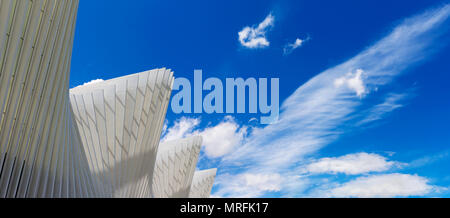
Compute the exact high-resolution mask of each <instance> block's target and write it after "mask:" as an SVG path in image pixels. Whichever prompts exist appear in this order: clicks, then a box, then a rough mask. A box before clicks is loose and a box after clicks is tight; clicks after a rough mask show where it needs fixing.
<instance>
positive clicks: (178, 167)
mask: <svg viewBox="0 0 450 218" xmlns="http://www.w3.org/2000/svg"><path fill="white" fill-rule="evenodd" d="M201 144H202V137H199V136H196V137H192V138H188V139H183V140H177V141H171V142H165V143H162V144H161V145H160V147H159V150H158V156H157V159H156V165H155V172H154V173H153V178H152V197H156V198H187V197H188V195H189V189H190V187H191V183H192V178H193V177H194V172H195V166H196V164H197V160H198V154H199V153H200V147H201Z"/></svg>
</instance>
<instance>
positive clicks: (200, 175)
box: [189, 169, 217, 198]
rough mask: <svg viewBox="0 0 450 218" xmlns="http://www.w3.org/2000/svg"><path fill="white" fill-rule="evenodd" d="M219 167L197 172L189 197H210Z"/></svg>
mask: <svg viewBox="0 0 450 218" xmlns="http://www.w3.org/2000/svg"><path fill="white" fill-rule="evenodd" d="M216 173H217V169H210V170H203V171H198V172H195V174H194V178H193V179H192V185H191V190H190V192H189V198H209V197H210V196H209V195H210V193H211V189H212V187H213V184H214V178H215V177H216Z"/></svg>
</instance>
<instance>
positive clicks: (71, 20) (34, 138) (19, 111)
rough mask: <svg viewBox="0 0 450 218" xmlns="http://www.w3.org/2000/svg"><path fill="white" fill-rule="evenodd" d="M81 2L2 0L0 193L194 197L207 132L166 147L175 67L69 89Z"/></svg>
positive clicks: (72, 196) (47, 196)
mask: <svg viewBox="0 0 450 218" xmlns="http://www.w3.org/2000/svg"><path fill="white" fill-rule="evenodd" d="M77 8H78V0H0V113H1V117H0V197H8V198H14V197H20V198H24V197H30V198H36V197H46V198H59V197H64V198H67V197H70V198H74V197H135V198H136V197H188V193H189V191H190V187H191V181H192V178H193V174H194V170H195V165H196V163H197V158H198V153H199V152H200V145H201V138H200V137H194V138H192V139H187V140H181V141H178V142H173V143H171V144H169V145H167V146H165V145H162V147H161V150H160V151H158V145H159V139H160V135H161V129H162V125H163V122H164V118H165V114H166V111H167V105H168V102H169V100H170V95H171V88H172V83H173V73H172V72H171V71H170V70H167V69H157V70H152V71H147V72H143V73H138V74H134V75H130V76H125V77H121V78H117V79H112V80H108V81H103V82H100V83H96V84H91V85H86V86H82V87H77V88H74V89H72V90H70V91H69V75H70V74H69V71H70V60H71V54H72V44H73V37H74V29H75V20H76V12H77ZM169 148H170V149H169ZM172 148H173V149H172ZM160 163H162V165H160ZM165 163H167V165H164V164H165ZM155 166H156V167H155Z"/></svg>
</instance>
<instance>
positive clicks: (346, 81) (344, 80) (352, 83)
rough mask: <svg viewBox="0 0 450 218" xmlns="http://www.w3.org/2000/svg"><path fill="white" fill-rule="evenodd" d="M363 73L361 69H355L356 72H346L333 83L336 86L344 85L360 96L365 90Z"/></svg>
mask: <svg viewBox="0 0 450 218" xmlns="http://www.w3.org/2000/svg"><path fill="white" fill-rule="evenodd" d="M363 73H364V71H363V70H362V69H358V70H356V73H348V74H347V75H345V76H343V77H340V78H337V79H336V80H335V81H334V85H335V86H336V87H338V88H340V87H342V86H346V87H347V88H349V89H351V90H353V91H355V92H356V95H357V96H358V97H360V98H361V97H363V95H364V94H366V92H367V90H366V87H365V85H364V81H363V78H362V77H363Z"/></svg>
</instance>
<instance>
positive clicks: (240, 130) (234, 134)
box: [161, 116, 247, 158]
mask: <svg viewBox="0 0 450 218" xmlns="http://www.w3.org/2000/svg"><path fill="white" fill-rule="evenodd" d="M199 125H200V119H194V118H186V117H182V118H181V119H179V120H177V121H176V122H175V124H174V125H173V126H172V127H170V128H167V127H165V129H166V130H165V134H163V137H162V140H161V141H162V142H166V141H172V140H178V139H182V138H186V137H190V136H193V135H200V136H202V137H203V148H204V151H205V154H206V156H207V157H209V158H218V157H222V156H224V155H226V154H228V153H230V152H231V151H232V150H233V149H234V148H235V147H236V146H237V145H238V144H240V143H241V142H242V140H243V139H244V136H245V135H246V134H247V127H245V126H244V127H240V126H239V124H237V123H236V121H235V120H234V118H232V117H231V116H227V117H225V119H224V120H223V121H222V122H220V123H219V124H217V125H215V126H212V127H206V128H204V129H202V130H197V129H198V127H199Z"/></svg>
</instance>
